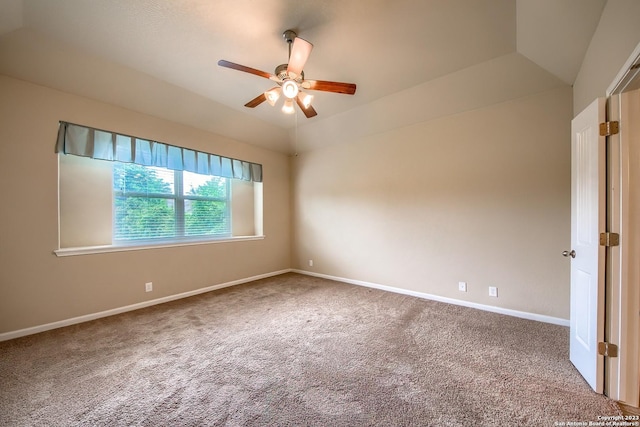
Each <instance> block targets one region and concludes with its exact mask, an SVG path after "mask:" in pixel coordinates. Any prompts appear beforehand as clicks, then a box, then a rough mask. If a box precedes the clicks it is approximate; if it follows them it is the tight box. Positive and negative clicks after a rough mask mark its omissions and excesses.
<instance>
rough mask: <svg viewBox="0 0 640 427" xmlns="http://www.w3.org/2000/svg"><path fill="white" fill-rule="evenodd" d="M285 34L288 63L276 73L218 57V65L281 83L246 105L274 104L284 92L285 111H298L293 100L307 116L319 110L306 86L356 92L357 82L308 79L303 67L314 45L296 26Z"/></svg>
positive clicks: (276, 70)
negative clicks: (302, 37) (298, 32)
mask: <svg viewBox="0 0 640 427" xmlns="http://www.w3.org/2000/svg"><path fill="white" fill-rule="evenodd" d="M282 37H283V38H284V40H285V41H286V42H287V43H288V44H289V63H288V64H281V65H278V66H277V67H276V69H275V73H274V74H270V73H267V72H265V71H261V70H257V69H255V68H251V67H246V66H244V65H240V64H236V63H234V62H230V61H225V60H224V59H221V60H220V61H218V65H219V66H221V67H226V68H231V69H233V70H238V71H244V72H245V73H249V74H255V75H256V76H260V77H264V78H266V79H270V80H272V81H274V82H276V83H277V84H278V86H275V87H273V88H271V89H269V90H268V91H266V92H264V93H261V94H260V95H258V96H256V97H255V98H254V99H252V100H251V101H249V102H247V103H246V104H245V105H244V106H245V107H248V108H255V107H257V106H258V105H260V104H262V103H263V102H264V101H267V102H268V103H269V104H270V105H271V106H274V105H275V104H276V101H278V99H279V98H280V95H284V98H285V100H284V105H283V107H282V111H283V112H284V113H288V114H291V113H293V112H294V111H295V110H294V107H293V103H294V101H295V103H296V104H298V107H300V109H301V110H302V112H303V113H304V115H305V116H307V118H311V117H313V116H315V115H317V114H318V113H317V112H316V110H315V109H314V108H313V107H312V106H311V101H312V100H313V96H312V95H309V94H308V93H306V92H304V90H307V89H308V90H320V91H324V92H334V93H343V94H346V95H353V94H354V93H356V85H355V84H354V83H340V82H330V81H324V80H305V78H304V71H302V69H303V68H304V64H305V63H306V62H307V59H308V58H309V54H310V53H311V49H313V45H312V44H311V43H309V42H308V41H306V40H304V39H301V38H300V37H297V34H296V33H295V32H294V31H293V30H287V31H285V32H284V33H282Z"/></svg>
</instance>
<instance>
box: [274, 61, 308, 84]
mask: <svg viewBox="0 0 640 427" xmlns="http://www.w3.org/2000/svg"><path fill="white" fill-rule="evenodd" d="M288 66H289V64H280V65H278V66H277V67H276V71H275V73H274V74H275V75H276V77H278V78H279V79H280V80H282V81H284V80H295V81H296V82H298V83H300V82H302V81H303V80H304V71H302V72H301V73H300V75H299V76H298V77H296V78H295V79H291V78H290V77H289V74H288V73H287V67H288Z"/></svg>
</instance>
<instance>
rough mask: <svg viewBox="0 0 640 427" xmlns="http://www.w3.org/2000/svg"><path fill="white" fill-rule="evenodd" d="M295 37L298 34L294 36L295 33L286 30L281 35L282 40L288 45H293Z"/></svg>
mask: <svg viewBox="0 0 640 427" xmlns="http://www.w3.org/2000/svg"><path fill="white" fill-rule="evenodd" d="M296 37H298V34H296V32H295V31H293V30H286V31H285V32H284V33H282V38H283V39H284V41H286V42H287V43H289V44H291V43H293V41H294V40H295V39H296Z"/></svg>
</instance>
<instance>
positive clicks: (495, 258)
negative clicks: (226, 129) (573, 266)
mask: <svg viewBox="0 0 640 427" xmlns="http://www.w3.org/2000/svg"><path fill="white" fill-rule="evenodd" d="M571 117H572V93H571V88H569V87H564V88H558V89H553V90H549V91H546V92H543V93H540V94H538V95H533V96H528V97H525V98H520V99H517V100H513V101H509V102H504V103H500V104H497V105H494V106H489V107H484V108H480V109H477V110H474V111H470V112H466V113H462V114H458V115H454V116H450V117H446V118H442V119H436V120H431V121H426V122H422V123H418V124H415V125H411V126H407V127H403V128H399V129H396V130H393V131H389V132H384V133H381V134H378V135H374V136H368V137H364V138H361V139H357V140H354V141H351V142H349V143H345V144H337V145H333V146H329V147H327V148H324V149H319V150H315V151H312V152H308V153H305V154H301V155H300V156H298V157H296V158H294V159H293V160H292V165H293V166H292V173H293V194H294V230H293V241H294V257H293V262H294V268H299V269H303V270H308V271H313V272H316V273H321V274H327V275H331V276H337V277H342V278H347V279H355V280H361V281H366V282H372V283H376V284H380V285H387V286H393V287H397V288H402V289H406V290H411V291H417V292H423V293H428V294H434V295H438V296H443V297H450V298H456V299H461V300H467V301H470V302H476V303H481V304H488V305H494V306H498V307H503V308H508V309H514V310H521V311H526V312H531V313H536V314H542V315H548V316H554V317H559V318H563V319H568V317H569V263H568V262H567V261H566V259H563V257H562V256H560V253H561V252H562V250H564V249H566V248H567V247H568V245H569V243H570V200H571V197H570V191H571V190H570V172H571V160H570V121H571ZM309 259H313V261H314V266H313V267H309V266H308V260H309ZM458 281H466V282H467V283H468V292H467V293H461V292H459V291H458ZM488 286H497V287H498V294H499V296H498V298H497V299H496V298H491V297H489V296H488Z"/></svg>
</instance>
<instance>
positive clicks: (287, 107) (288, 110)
mask: <svg viewBox="0 0 640 427" xmlns="http://www.w3.org/2000/svg"><path fill="white" fill-rule="evenodd" d="M282 112H283V113H285V114H293V113H294V112H295V110H294V108H293V100H291V99H285V101H284V105H283V106H282Z"/></svg>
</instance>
